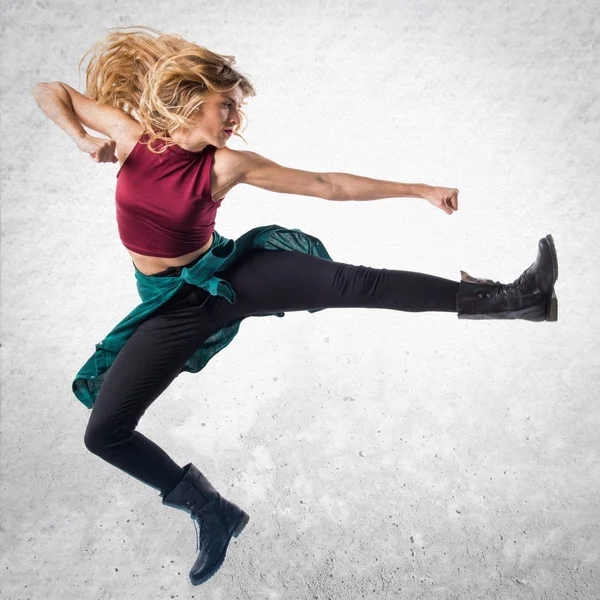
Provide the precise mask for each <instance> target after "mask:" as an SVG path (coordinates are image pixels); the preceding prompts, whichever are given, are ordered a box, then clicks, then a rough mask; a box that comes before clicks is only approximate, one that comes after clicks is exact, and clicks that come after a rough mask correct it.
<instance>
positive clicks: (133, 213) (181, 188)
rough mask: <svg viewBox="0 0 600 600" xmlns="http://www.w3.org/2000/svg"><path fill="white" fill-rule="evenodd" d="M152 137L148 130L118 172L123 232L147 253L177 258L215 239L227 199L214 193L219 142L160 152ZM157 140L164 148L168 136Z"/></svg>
mask: <svg viewBox="0 0 600 600" xmlns="http://www.w3.org/2000/svg"><path fill="white" fill-rule="evenodd" d="M148 139H149V136H148V135H147V134H144V135H142V136H140V138H139V140H138V142H137V144H136V145H135V146H134V148H133V150H132V151H131V153H130V154H129V156H128V157H127V159H126V160H125V162H124V163H123V164H122V165H121V168H120V169H119V171H118V173H117V187H116V192H115V205H116V213H117V226H118V230H119V237H120V238H121V241H122V243H123V245H124V246H125V247H126V248H128V249H129V250H131V251H133V252H137V253H138V254H144V255H146V256H159V257H165V258H173V257H175V256H182V255H184V254H188V253H190V252H194V251H195V250H198V249H199V248H201V247H202V246H203V245H204V244H205V243H206V242H207V241H208V240H209V239H210V236H211V234H212V233H213V231H214V228H215V216H216V214H217V209H218V208H219V206H220V205H221V202H222V201H223V199H224V198H221V199H220V200H217V201H213V200H212V197H211V189H210V170H211V167H212V163H213V160H214V155H215V151H216V147H215V146H211V145H208V146H206V148H204V150H201V151H199V152H192V151H190V150H185V149H184V148H181V147H180V146H176V145H175V146H170V147H168V148H167V149H166V151H165V152H164V153H163V154H154V153H153V152H151V151H150V150H149V149H148V146H147V145H146V144H145V143H144V142H146V141H147V140H148ZM155 144H156V145H155V146H154V148H155V149H160V148H161V147H162V146H163V145H164V142H163V141H162V140H156V141H155Z"/></svg>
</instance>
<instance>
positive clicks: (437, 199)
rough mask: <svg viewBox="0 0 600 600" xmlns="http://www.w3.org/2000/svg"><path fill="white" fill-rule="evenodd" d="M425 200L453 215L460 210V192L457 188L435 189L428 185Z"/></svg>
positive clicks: (424, 193)
mask: <svg viewBox="0 0 600 600" xmlns="http://www.w3.org/2000/svg"><path fill="white" fill-rule="evenodd" d="M422 196H423V198H425V200H427V201H428V202H431V204H433V205H434V206H437V207H438V208H440V209H442V210H443V211H444V212H445V213H446V214H448V215H451V214H452V213H453V212H454V211H455V210H458V190H457V189H456V188H446V187H435V186H432V185H428V186H426V187H425V191H424V192H423V193H422Z"/></svg>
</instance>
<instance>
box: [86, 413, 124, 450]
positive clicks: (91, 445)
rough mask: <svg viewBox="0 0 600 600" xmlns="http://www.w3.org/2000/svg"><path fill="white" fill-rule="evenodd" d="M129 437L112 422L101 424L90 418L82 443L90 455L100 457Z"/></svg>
mask: <svg viewBox="0 0 600 600" xmlns="http://www.w3.org/2000/svg"><path fill="white" fill-rule="evenodd" d="M130 435H131V433H127V432H125V431H124V428H122V427H117V426H116V425H115V422H114V421H113V422H112V423H108V422H106V421H104V422H102V423H101V422H98V421H94V420H93V419H91V418H90V420H89V422H88V425H87V428H86V430H85V435H84V436H83V443H84V444H85V447H86V448H87V449H88V450H89V451H90V452H91V453H92V454H97V455H101V454H102V453H103V452H104V451H105V450H106V448H108V447H109V446H113V445H115V444H118V443H119V442H122V441H124V440H125V439H126V438H127V437H130Z"/></svg>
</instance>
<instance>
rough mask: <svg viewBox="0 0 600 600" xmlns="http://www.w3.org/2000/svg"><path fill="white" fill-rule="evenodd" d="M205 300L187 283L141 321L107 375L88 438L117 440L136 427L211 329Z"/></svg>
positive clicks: (204, 296)
mask: <svg viewBox="0 0 600 600" xmlns="http://www.w3.org/2000/svg"><path fill="white" fill-rule="evenodd" d="M198 292H201V293H198ZM206 298H208V293H203V290H199V289H198V288H194V286H190V285H186V286H184V287H183V288H182V289H181V290H180V291H179V292H178V293H177V294H176V295H175V297H173V298H171V300H169V302H167V303H166V304H164V305H163V306H162V307H160V309H158V310H157V311H156V312H155V313H154V314H153V315H152V316H151V317H149V318H148V319H146V320H145V321H144V322H142V324H141V325H140V326H139V327H138V328H137V329H136V331H135V332H134V333H133V335H132V336H131V337H130V338H129V339H128V340H127V343H126V344H125V345H124V346H123V348H122V349H121V351H120V352H119V354H118V355H117V357H116V359H115V361H114V362H113V364H112V365H111V367H110V368H109V369H108V371H107V373H106V376H105V379H104V381H103V383H102V387H101V388H100V392H99V393H98V396H97V398H96V401H95V402H94V406H93V408H92V412H91V415H90V419H89V423H88V428H87V432H86V435H87V436H89V437H97V436H99V435H102V436H103V437H107V436H110V437H114V438H115V440H116V439H118V438H122V437H125V436H127V435H128V434H129V433H130V432H132V431H133V430H134V429H135V427H136V426H137V424H138V421H139V419H140V418H141V416H142V415H143V414H144V412H145V411H146V409H147V408H148V406H150V404H151V403H152V402H153V401H154V400H155V399H156V398H158V396H159V395H160V394H161V393H162V392H163V391H164V390H165V389H166V388H167V386H168V385H169V384H170V383H171V382H172V381H173V379H174V378H175V377H176V376H177V375H178V374H179V373H180V372H181V368H182V367H183V365H184V364H185V362H186V361H187V359H188V358H189V357H190V356H191V355H192V354H193V353H194V351H195V350H196V349H197V348H198V347H199V346H200V345H202V343H203V342H204V341H205V340H206V339H207V338H208V337H209V335H210V334H211V333H212V332H213V331H214V326H213V324H212V322H211V321H210V319H209V316H208V313H207V311H206V308H205V307H204V304H205V301H206Z"/></svg>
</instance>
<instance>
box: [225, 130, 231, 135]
mask: <svg viewBox="0 0 600 600" xmlns="http://www.w3.org/2000/svg"><path fill="white" fill-rule="evenodd" d="M224 131H225V133H226V134H227V135H233V129H225V130H224Z"/></svg>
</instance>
